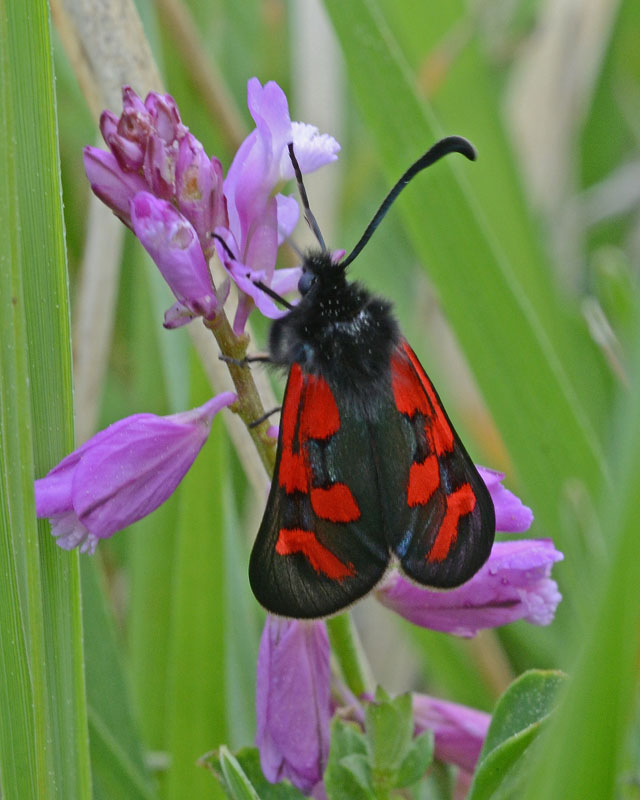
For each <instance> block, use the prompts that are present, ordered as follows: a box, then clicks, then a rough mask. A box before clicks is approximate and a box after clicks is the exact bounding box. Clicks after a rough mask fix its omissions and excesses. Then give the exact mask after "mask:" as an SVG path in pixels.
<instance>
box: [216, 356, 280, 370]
mask: <svg viewBox="0 0 640 800" xmlns="http://www.w3.org/2000/svg"><path fill="white" fill-rule="evenodd" d="M218 358H219V359H220V361H224V362H225V364H233V365H234V366H236V367H248V366H249V364H253V363H256V362H259V363H262V364H271V363H273V361H272V359H271V356H270V355H269V354H268V353H256V354H255V355H253V356H245V357H244V358H233V357H232V356H225V355H224V354H223V353H220V355H219V356H218Z"/></svg>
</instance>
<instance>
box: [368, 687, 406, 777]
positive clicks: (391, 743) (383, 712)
mask: <svg viewBox="0 0 640 800" xmlns="http://www.w3.org/2000/svg"><path fill="white" fill-rule="evenodd" d="M365 735H366V739H367V746H368V750H369V756H370V759H371V768H372V769H373V772H374V776H375V775H386V776H387V777H388V779H389V780H390V781H391V782H392V783H393V782H394V781H395V773H396V770H397V768H398V765H399V764H400V763H401V762H402V761H403V760H404V758H405V757H406V756H407V754H408V752H409V748H410V747H411V740H412V735H413V711H412V707H411V695H410V694H402V695H400V696H399V697H396V698H395V699H393V700H390V699H389V698H388V696H386V695H385V694H384V693H383V692H382V691H381V690H380V689H378V691H377V692H376V699H375V702H371V703H367V704H366V706H365Z"/></svg>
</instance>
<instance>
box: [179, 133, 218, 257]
mask: <svg viewBox="0 0 640 800" xmlns="http://www.w3.org/2000/svg"><path fill="white" fill-rule="evenodd" d="M222 182H223V176H222V164H221V163H220V161H218V159H217V158H209V157H208V156H207V154H206V153H205V152H204V148H203V147H202V145H201V144H200V142H199V141H198V140H197V139H195V138H194V137H193V136H192V135H191V134H190V133H189V134H187V135H186V136H185V137H184V139H183V140H182V141H181V142H180V149H179V151H178V161H177V163H176V199H177V201H178V208H179V209H180V211H181V212H182V214H184V216H185V217H186V218H187V219H188V220H189V222H190V223H191V224H192V225H193V227H194V228H195V229H196V232H197V234H198V238H199V239H200V244H201V245H202V249H203V250H204V252H205V254H206V255H208V256H211V255H212V254H213V250H214V240H213V238H212V234H213V232H214V231H215V229H216V227H218V226H224V227H226V226H227V224H228V219H227V203H226V200H225V197H224V194H223V193H222Z"/></svg>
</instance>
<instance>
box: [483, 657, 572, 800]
mask: <svg viewBox="0 0 640 800" xmlns="http://www.w3.org/2000/svg"><path fill="white" fill-rule="evenodd" d="M564 680H565V678H564V676H563V675H562V674H561V673H559V672H551V671H549V672H543V671H538V670H532V671H530V672H526V673H525V674H524V675H521V676H520V677H519V678H518V679H517V680H515V681H514V682H513V683H512V684H511V686H510V687H509V688H508V689H507V691H506V692H505V693H504V694H503V695H502V697H501V698H500V700H499V701H498V705H497V706H496V710H495V712H494V715H493V717H492V720H491V725H490V726H489V731H488V733H487V737H486V739H485V743H484V746H483V749H482V752H481V754H480V759H479V762H478V766H477V768H476V773H475V776H474V780H473V784H472V788H471V791H470V794H469V800H483V799H484V798H494V797H498V796H501V797H511V796H517V791H522V788H523V783H522V781H526V780H527V772H526V769H525V766H524V763H523V761H522V758H523V755H524V754H525V752H526V750H527V748H528V747H529V746H530V745H531V743H532V742H533V741H534V739H535V737H536V736H537V735H538V733H539V730H540V726H541V724H542V723H543V722H544V721H545V720H546V719H547V717H548V716H549V714H550V713H551V711H552V710H553V707H554V701H555V699H556V695H557V691H558V688H559V687H560V686H561V684H562V683H563V682H564ZM514 787H515V788H514ZM513 792H516V794H512V793H513Z"/></svg>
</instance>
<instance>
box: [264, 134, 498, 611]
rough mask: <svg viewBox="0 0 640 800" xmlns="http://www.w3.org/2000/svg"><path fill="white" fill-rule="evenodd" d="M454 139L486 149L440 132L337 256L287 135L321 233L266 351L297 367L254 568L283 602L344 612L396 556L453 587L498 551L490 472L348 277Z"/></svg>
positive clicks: (420, 574) (391, 326)
mask: <svg viewBox="0 0 640 800" xmlns="http://www.w3.org/2000/svg"><path fill="white" fill-rule="evenodd" d="M452 152H457V153H461V154H462V155H464V156H466V157H467V158H468V159H471V160H473V159H475V150H474V148H473V146H472V145H471V144H470V143H469V142H468V141H467V140H466V139H463V138H461V137H457V136H452V137H448V138H445V139H442V140H441V141H439V142H437V143H436V144H435V145H434V146H433V147H432V148H431V149H430V150H429V151H428V152H427V153H425V154H424V155H423V156H422V158H420V159H419V160H418V161H416V162H415V163H414V164H413V165H412V166H411V167H410V168H409V169H408V170H407V171H406V172H405V174H404V175H403V176H402V177H401V178H400V180H399V181H398V183H397V184H396V185H395V186H394V188H393V189H392V190H391V191H390V192H389V194H388V195H387V197H386V199H385V200H384V202H383V203H382V205H381V206H380V208H379V210H378V212H377V213H376V215H375V216H374V218H373V220H372V221H371V223H370V224H369V226H368V227H367V229H366V231H365V232H364V234H363V235H362V237H361V239H360V241H359V242H358V244H357V245H356V246H355V248H354V249H353V250H352V252H351V253H350V255H348V256H347V257H346V258H343V259H341V260H334V259H333V258H332V256H331V253H330V252H329V251H328V250H327V248H326V247H325V245H324V241H323V239H322V236H321V234H320V231H319V228H318V225H317V223H316V221H315V219H314V217H313V214H312V213H311V211H310V209H309V203H308V201H307V196H306V192H305V189H304V185H303V183H302V175H301V173H300V169H299V167H298V164H297V161H296V158H295V153H294V151H293V146H292V145H289V153H290V157H291V160H292V163H293V166H294V171H295V173H296V178H297V181H298V187H299V190H300V196H301V200H302V204H303V206H304V210H305V216H306V219H307V222H308V223H309V224H310V226H311V228H312V229H313V231H314V233H315V235H316V238H317V239H318V242H319V245H320V247H319V248H317V249H314V250H311V251H310V252H308V253H307V254H306V255H305V256H304V258H303V264H302V275H301V277H300V281H299V284H298V290H299V292H300V295H301V299H300V302H299V303H298V304H297V305H295V306H291V305H290V304H289V303H287V302H286V301H284V300H282V298H278V299H280V300H281V301H282V302H283V303H284V305H285V306H286V307H287V308H288V309H289V310H288V313H287V314H286V315H285V316H283V317H281V318H280V319H277V320H275V321H274V323H273V325H272V327H271V331H270V336H269V351H270V354H269V358H268V361H270V362H271V363H273V364H275V365H278V366H280V367H284V368H286V369H288V372H289V377H288V380H287V386H286V390H285V393H284V401H283V405H282V416H281V422H280V432H279V436H278V447H277V455H276V466H275V473H274V476H273V482H272V484H271V491H270V494H269V499H268V501H267V506H266V510H265V512H264V518H263V520H262V524H261V525H260V530H259V531H258V535H257V538H256V541H255V544H254V546H253V551H252V553H251V560H250V566H249V578H250V581H251V587H252V589H253V592H254V594H255V596H256V598H257V599H258V601H259V602H260V603H261V604H262V605H263V606H264V607H265V608H266V609H267V610H268V611H270V612H272V613H274V614H278V615H281V616H284V617H296V618H314V617H324V616H327V615H330V614H333V613H335V612H337V611H340V610H341V609H343V608H344V607H345V606H348V605H350V604H351V603H353V602H354V601H355V600H357V599H358V598H360V597H362V596H363V595H365V594H367V592H369V591H370V590H371V589H372V588H373V587H374V586H375V585H376V584H377V583H379V581H380V580H381V579H382V577H383V576H384V574H385V572H386V571H387V569H388V568H389V567H390V565H391V564H396V565H397V566H398V567H399V568H400V569H401V570H402V572H403V573H404V574H405V575H406V576H407V577H408V578H410V579H411V580H413V581H416V582H417V583H419V584H422V585H424V586H429V587H434V588H438V589H447V588H452V587H454V586H459V585H460V584H462V583H464V582H465V581H467V580H469V578H471V577H472V576H473V575H474V574H475V573H476V572H477V570H478V569H479V568H480V567H481V566H482V564H484V562H485V561H486V560H487V558H488V556H489V552H490V550H491V546H492V544H493V538H494V532H495V516H494V509H493V503H492V501H491V498H490V496H489V492H488V491H487V488H486V486H485V484H484V482H483V480H482V478H481V477H480V475H479V474H478V472H477V470H476V468H475V467H474V465H473V462H472V461H471V458H470V457H469V455H468V453H467V451H466V450H465V448H464V446H463V444H462V442H461V441H460V439H459V437H458V435H457V434H456V432H455V430H454V429H453V426H452V425H451V422H450V421H449V417H448V416H447V413H446V411H445V410H444V408H443V406H442V403H441V402H440V398H439V397H438V395H437V393H436V391H435V389H434V388H433V385H432V383H431V381H430V380H429V378H428V376H427V374H426V372H425V371H424V369H423V368H422V365H421V364H420V362H419V361H418V359H417V357H416V355H415V353H414V352H413V350H412V349H411V347H410V346H409V344H408V343H407V341H406V340H405V339H404V337H403V336H402V333H401V332H400V329H399V327H398V324H397V322H396V321H395V319H394V317H393V314H392V311H391V304H390V303H389V302H388V301H387V300H385V299H383V298H380V297H376V296H375V295H374V294H372V293H371V292H369V291H368V290H367V289H366V288H364V287H363V286H362V285H360V284H359V283H352V282H349V281H348V280H347V278H346V268H347V266H348V265H349V264H350V263H351V262H352V261H353V260H354V258H355V257H356V256H357V255H358V254H359V253H360V251H361V250H362V248H363V247H364V245H365V244H366V243H367V241H368V240H369V238H370V237H371V235H372V233H373V232H374V230H375V229H376V227H377V226H378V224H379V223H380V221H381V220H382V218H383V217H384V215H385V214H386V212H387V211H388V209H389V207H390V206H391V204H392V203H393V201H394V200H395V198H396V197H397V196H398V194H399V193H400V192H401V191H402V189H403V188H404V187H405V186H406V185H407V183H408V182H409V181H410V180H411V179H412V178H413V177H414V176H415V175H416V174H417V173H418V172H420V171H421V170H423V169H425V168H426V167H428V166H430V165H431V164H433V163H434V162H436V161H437V160H438V159H440V158H441V157H442V156H444V155H447V154H448V153H452ZM263 288H264V289H267V287H263ZM270 293H271V294H273V293H272V292H270ZM276 297H277V296H276Z"/></svg>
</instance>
